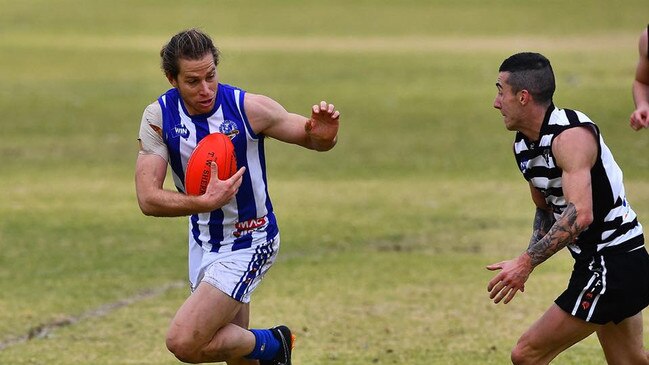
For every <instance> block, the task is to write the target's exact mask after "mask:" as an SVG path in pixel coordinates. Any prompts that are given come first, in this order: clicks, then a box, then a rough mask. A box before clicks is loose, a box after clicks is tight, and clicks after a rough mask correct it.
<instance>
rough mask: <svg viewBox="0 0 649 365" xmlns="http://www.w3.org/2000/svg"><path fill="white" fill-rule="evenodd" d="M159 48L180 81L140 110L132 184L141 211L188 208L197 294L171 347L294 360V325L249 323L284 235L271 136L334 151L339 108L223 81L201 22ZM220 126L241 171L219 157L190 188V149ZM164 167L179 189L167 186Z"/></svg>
mask: <svg viewBox="0 0 649 365" xmlns="http://www.w3.org/2000/svg"><path fill="white" fill-rule="evenodd" d="M160 56H161V62H162V69H163V71H164V74H165V76H166V77H167V79H168V81H169V83H170V84H171V85H172V86H173V88H171V89H170V90H168V91H167V92H165V93H164V94H162V95H161V96H160V97H159V98H158V100H156V101H155V102H153V103H152V104H150V105H149V106H147V107H146V109H145V111H144V113H143V116H142V121H141V124H140V132H139V141H140V152H139V155H138V158H137V163H136V173H135V185H136V193H137V199H138V203H139V205H140V209H141V210H142V212H143V213H144V214H146V215H151V216H159V217H163V216H164V217H167V216H189V222H188V225H189V229H188V233H189V234H188V237H189V280H190V284H191V290H192V294H191V295H190V296H189V297H188V298H187V300H186V301H185V303H184V304H183V305H182V306H181V307H180V309H179V310H178V312H177V313H176V315H175V317H174V318H173V320H172V322H171V325H170V327H169V330H168V332H167V340H166V343H167V347H168V349H169V350H170V351H171V352H172V353H173V354H174V355H175V356H176V357H177V358H178V359H180V360H182V361H184V362H191V363H202V362H220V361H225V362H227V363H228V364H261V365H271V364H272V365H289V364H291V352H292V348H293V341H294V337H293V334H292V333H291V331H290V330H289V328H288V327H286V326H277V327H274V328H270V329H252V330H249V329H248V324H249V316H250V307H249V303H250V295H251V293H252V291H253V290H254V289H255V288H256V287H257V285H259V282H260V281H261V279H262V278H263V276H264V274H265V273H266V272H267V271H268V269H269V268H270V267H271V265H272V264H273V262H274V261H275V258H276V256H277V252H278V249H279V242H280V240H279V229H278V226H277V222H276V220H275V215H274V213H273V206H272V203H271V200H270V197H269V196H268V188H267V180H266V166H265V158H266V155H265V152H264V139H265V138H266V137H271V138H274V139H277V140H279V141H283V142H286V143H291V144H296V145H299V146H302V147H305V148H307V149H311V150H316V151H327V150H330V149H331V148H333V147H334V145H335V144H336V140H337V135H338V126H339V117H340V113H339V112H338V110H336V108H335V107H334V105H333V104H329V103H327V102H324V101H322V102H320V103H318V104H316V105H313V107H312V108H311V116H310V117H304V116H302V115H299V114H295V113H291V112H288V111H287V110H286V109H284V107H282V106H281V105H280V104H279V103H277V102H276V101H275V100H273V99H271V98H269V97H267V96H263V95H258V94H252V93H247V92H245V91H244V90H242V89H239V88H237V87H233V86H230V85H225V84H221V83H220V82H219V77H218V72H217V65H218V63H219V51H218V49H217V48H216V47H215V46H214V44H213V42H212V40H211V39H210V37H209V36H208V35H206V34H205V33H203V32H202V31H200V30H197V29H189V30H185V31H182V32H179V33H178V34H176V35H174V36H173V37H172V38H171V39H170V40H169V42H168V43H167V44H166V45H165V46H164V47H163V48H162V50H161V52H160ZM215 132H219V133H223V134H226V135H227V136H229V137H230V139H231V140H232V143H233V145H234V148H235V154H236V157H237V165H238V171H237V172H236V173H235V174H234V175H233V176H232V177H231V178H229V179H227V180H219V179H218V178H217V177H216V176H217V173H216V171H217V170H216V169H217V167H216V165H215V164H212V166H211V168H212V174H211V176H212V179H211V180H210V181H209V183H208V186H207V190H206V192H205V193H204V194H203V195H200V196H192V195H187V194H185V193H184V192H185V186H184V177H185V169H186V166H187V161H188V159H189V156H190V155H191V152H192V151H193V149H194V148H195V146H196V145H197V144H198V142H199V141H200V140H201V139H202V138H203V137H205V136H206V135H208V134H210V133H215ZM167 166H169V167H171V172H172V176H173V179H174V184H175V185H176V189H177V190H178V191H171V190H167V189H164V188H163V183H164V180H165V176H166V174H167Z"/></svg>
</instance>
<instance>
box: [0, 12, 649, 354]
mask: <svg viewBox="0 0 649 365" xmlns="http://www.w3.org/2000/svg"><path fill="white" fill-rule="evenodd" d="M0 9H2V10H1V11H0V75H1V76H2V77H1V80H2V84H3V87H2V89H0V108H1V110H2V111H3V113H2V114H3V117H2V118H0V130H1V132H0V135H1V136H2V138H1V139H0V141H1V142H0V157H2V164H1V165H0V182H2V184H0V249H1V254H0V293H1V294H0V364H10V365H13V364H65V365H67V364H176V363H177V361H176V360H175V358H174V357H173V356H172V355H171V354H169V353H168V352H167V350H166V348H165V345H164V333H165V331H166V327H167V325H168V323H169V320H170V319H171V317H172V316H173V315H174V313H175V310H176V309H177V308H178V306H179V305H180V304H181V303H182V302H183V300H184V299H185V298H186V296H187V294H188V292H187V288H186V285H185V282H186V232H185V230H186V220H185V219H184V218H177V219H162V218H150V217H145V216H143V215H142V214H141V213H140V211H139V208H138V206H137V202H136V199H135V193H134V184H133V169H134V164H135V158H136V154H137V142H136V138H137V131H138V127H139V121H140V117H141V113H142V110H143V108H144V107H145V106H146V105H147V104H148V103H150V102H151V101H153V100H154V99H155V98H156V97H157V96H158V95H159V94H161V93H162V92H163V91H164V90H166V89H167V88H168V87H169V86H168V84H167V82H166V80H165V79H164V77H163V75H162V73H161V71H160V69H159V64H158V51H159V49H160V47H161V46H162V44H163V43H164V42H165V41H166V40H167V39H168V38H169V37H170V36H171V35H172V34H174V33H176V32H177V31H178V30H181V29H184V28H188V27H193V26H197V27H201V28H202V29H204V30H205V31H207V32H208V33H210V34H211V35H212V36H213V37H214V39H215V41H216V43H217V44H218V45H219V46H220V48H221V50H222V52H223V59H222V64H221V66H220V67H219V69H220V78H221V81H222V82H225V83H230V84H233V85H237V86H240V87H242V88H244V89H247V90H249V91H251V92H255V93H261V94H266V95H269V96H271V97H273V98H275V99H276V100H278V101H279V102H280V103H282V104H283V105H284V106H286V108H287V109H289V110H292V111H295V112H299V113H304V114H306V113H308V112H309V108H310V106H311V105H312V103H315V102H318V101H320V100H323V99H324V100H328V101H332V102H334V103H335V104H336V106H337V107H338V108H339V109H340V110H341V112H342V115H343V116H342V122H341V123H342V126H341V128H342V129H341V132H340V142H339V144H338V145H337V146H336V148H335V149H334V150H332V151H331V152H327V153H315V152H309V151H304V150H301V149H300V148H297V147H294V146H287V145H281V144H280V143H276V142H273V141H270V142H269V143H268V144H267V156H268V169H269V180H270V187H269V189H270V191H271V195H272V197H273V203H274V206H275V207H276V213H277V215H278V218H279V223H280V227H281V230H282V251H281V254H280V257H279V260H278V262H277V264H276V266H275V267H274V268H273V270H271V272H270V273H269V275H268V277H267V279H266V280H265V281H264V284H263V285H262V286H261V287H260V288H259V289H258V291H257V292H256V293H255V295H254V296H253V307H252V325H253V326H254V327H264V326H271V325H275V324H277V323H280V322H281V323H286V324H288V325H289V326H290V327H291V328H293V329H294V330H295V332H296V334H297V336H298V342H297V347H296V350H295V355H294V359H295V360H294V362H295V363H296V364H301V365H307V364H308V365H324V364H340V365H356V364H359V365H360V364H404V365H411V364H412V365H416V364H421V365H423V364H440V365H441V364H458V365H461V364H506V363H508V359H509V351H510V349H511V347H512V346H513V345H514V344H515V342H516V340H517V338H518V337H519V335H520V334H521V333H522V332H523V331H524V330H525V329H526V328H527V327H528V326H529V325H530V324H531V323H532V322H533V321H534V320H535V319H536V318H537V317H538V316H539V315H540V314H541V313H542V312H543V311H544V310H545V309H546V308H547V307H548V306H549V305H550V303H551V302H552V300H553V299H554V298H555V297H556V295H558V293H560V292H561V291H562V290H563V288H564V287H565V284H566V280H567V277H568V276H569V273H570V268H571V262H572V260H571V258H570V257H569V255H568V254H567V253H566V252H562V253H559V254H558V255H557V256H556V257H554V258H552V259H551V260H550V261H548V262H546V263H544V264H543V265H542V266H540V267H539V268H537V269H536V270H535V271H534V273H533V275H532V277H531V279H530V281H529V282H528V284H527V285H526V292H525V293H524V294H523V295H519V296H518V297H517V298H516V299H515V300H514V301H513V302H512V303H510V304H508V305H506V306H504V305H494V304H493V303H491V302H490V301H489V298H488V294H487V291H486V285H487V282H488V281H489V279H490V278H491V276H492V273H490V272H488V271H487V270H485V268H484V267H485V266H486V265H487V264H490V263H492V262H496V261H500V260H503V259H508V258H511V257H513V256H514V255H517V254H518V253H520V252H521V251H522V250H523V249H524V248H525V247H526V246H527V242H528V240H529V235H530V231H531V222H532V217H533V216H532V214H533V208H532V205H531V202H530V199H529V193H528V191H527V187H526V183H525V182H524V180H523V179H522V177H521V176H519V175H520V174H519V173H518V171H517V169H516V166H515V163H514V158H513V156H512V154H511V141H512V138H513V135H512V134H511V133H510V132H507V131H506V130H505V129H504V127H503V125H502V119H501V117H500V114H499V113H498V112H497V111H495V110H494V109H493V108H492V102H493V98H494V96H495V91H496V88H495V86H494V83H495V80H496V77H497V69H498V66H499V65H500V62H501V61H502V60H503V59H504V58H505V57H507V56H509V55H511V54H513V53H515V52H519V51H523V50H532V51H540V52H542V53H544V54H545V55H546V56H548V57H549V58H550V60H551V61H552V62H553V67H554V69H555V72H556V74H557V83H558V90H557V94H556V97H555V102H556V104H557V105H558V106H564V107H570V108H574V109H578V110H582V111H584V112H585V113H586V114H588V115H589V116H590V117H591V118H592V119H593V120H594V121H595V122H597V123H598V125H599V126H600V128H601V130H602V132H603V134H604V137H605V139H606V142H607V144H608V145H609V147H610V148H611V149H612V150H613V152H614V154H615V157H616V160H617V161H618V163H619V164H620V165H621V167H622V169H623V170H624V172H625V178H626V182H627V193H628V197H629V200H630V201H631V203H632V204H633V205H634V208H635V209H636V211H637V212H638V214H639V215H640V218H641V220H643V221H647V218H646V217H649V158H648V157H647V156H649V134H648V133H649V132H647V131H644V132H639V133H635V132H633V131H632V130H631V129H630V128H629V127H628V116H629V114H630V113H631V111H632V108H633V103H632V99H631V92H630V88H631V81H632V77H633V72H634V67H635V62H636V57H637V36H638V35H639V33H640V30H641V29H642V27H644V26H646V22H647V19H646V13H647V10H649V9H647V4H646V0H627V1H624V2H615V3H614V4H613V2H610V1H604V0H594V1H571V2H564V1H558V0H551V1H538V0H535V1H527V2H516V3H513V2H505V1H477V0H466V1H450V0H440V1H423V0H407V1H383V0H377V1H342V0H338V1H329V2H318V1H312V0H307V1H290V0H274V1H247V2H233V1H213V2H202V1H198V0H192V1H183V2H178V1H176V2H172V1H137V2H131V1H125V0H119V1H112V2H100V1H87V2H80V1H56V2H50V1H44V0H43V1H36V0H26V1H19V2H17V1H7V0H0ZM643 217H644V218H643ZM647 224H649V223H647ZM645 324H649V319H647V318H645ZM645 327H647V326H645ZM647 328H649V327H647ZM645 344H649V332H648V331H645ZM554 363H556V364H562V365H563V364H579V365H583V364H586V365H588V364H593V365H594V364H602V363H604V358H603V355H602V354H601V350H600V349H599V344H598V343H597V340H596V338H593V337H591V338H588V339H587V340H585V341H583V342H582V343H580V344H578V345H576V346H575V347H574V348H572V349H570V350H569V351H567V352H566V353H564V354H562V355H561V356H560V357H559V358H557V360H556V361H555V362H554Z"/></svg>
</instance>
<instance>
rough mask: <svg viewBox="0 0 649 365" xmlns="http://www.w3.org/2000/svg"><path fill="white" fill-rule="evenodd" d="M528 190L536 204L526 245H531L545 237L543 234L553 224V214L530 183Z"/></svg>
mask: <svg viewBox="0 0 649 365" xmlns="http://www.w3.org/2000/svg"><path fill="white" fill-rule="evenodd" d="M530 192H531V194H532V201H534V204H535V205H536V213H535V214H534V223H533V224H532V237H531V238H530V243H529V245H528V246H527V247H528V248H529V247H532V246H533V245H535V244H536V243H537V242H538V241H539V240H540V239H542V238H543V237H545V235H547V234H548V232H550V228H552V225H553V224H554V221H555V220H554V214H553V213H552V209H550V207H548V205H547V203H546V202H545V198H544V197H543V194H541V192H540V191H539V190H538V189H536V188H535V187H534V186H532V184H530Z"/></svg>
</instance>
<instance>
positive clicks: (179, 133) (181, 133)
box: [171, 123, 189, 139]
mask: <svg viewBox="0 0 649 365" xmlns="http://www.w3.org/2000/svg"><path fill="white" fill-rule="evenodd" d="M171 137H173V138H178V137H183V138H184V139H187V138H188V137H189V128H187V127H185V125H184V124H182V123H180V124H176V125H175V126H174V127H173V128H171Z"/></svg>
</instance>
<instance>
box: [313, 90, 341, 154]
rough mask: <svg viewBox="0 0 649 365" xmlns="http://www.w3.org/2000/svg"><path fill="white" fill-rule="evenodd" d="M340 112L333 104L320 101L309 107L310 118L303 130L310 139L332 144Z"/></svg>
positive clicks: (336, 132)
mask: <svg viewBox="0 0 649 365" xmlns="http://www.w3.org/2000/svg"><path fill="white" fill-rule="evenodd" d="M339 119H340V112H339V111H338V110H336V107H335V106H334V105H333V104H328V103H327V102H326V101H321V102H320V104H316V105H314V106H313V107H312V108H311V119H309V120H307V122H306V123H305V124H304V130H305V131H306V133H307V134H308V135H309V136H310V137H311V139H313V140H316V141H319V142H320V143H322V142H330V143H331V146H333V144H334V142H335V139H336V136H337V135H338V126H339Z"/></svg>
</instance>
